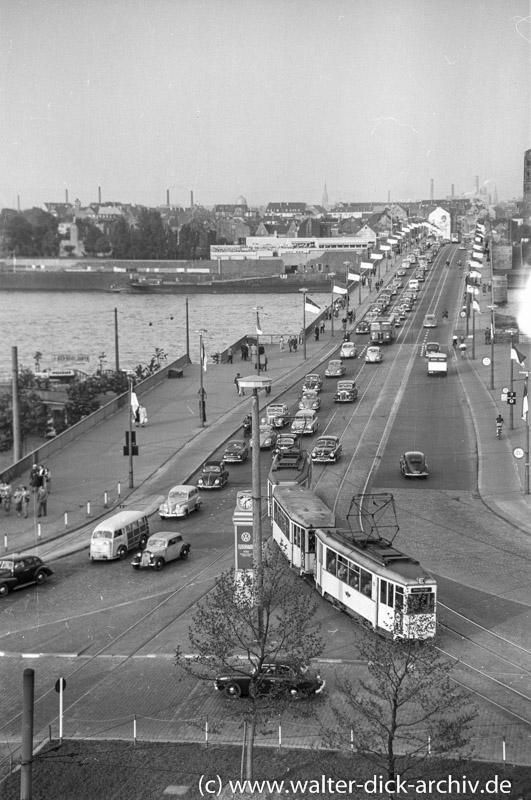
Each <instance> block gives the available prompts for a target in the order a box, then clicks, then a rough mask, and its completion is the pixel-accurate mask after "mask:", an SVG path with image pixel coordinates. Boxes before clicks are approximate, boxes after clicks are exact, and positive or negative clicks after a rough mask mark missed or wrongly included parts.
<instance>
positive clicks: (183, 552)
mask: <svg viewBox="0 0 531 800" xmlns="http://www.w3.org/2000/svg"><path fill="white" fill-rule="evenodd" d="M189 552H190V544H189V543H188V542H185V541H184V540H183V537H182V536H181V534H180V533H175V531H173V532H172V533H168V532H165V531H159V532H158V533H154V534H153V536H150V537H149V539H148V543H147V546H146V549H145V550H144V551H139V552H138V553H135V555H134V556H133V560H132V561H131V564H132V567H133V569H140V567H151V569H156V570H157V572H160V570H161V569H164V567H165V565H166V564H167V563H168V561H176V560H177V559H179V558H180V559H183V560H184V559H185V558H188V553H189Z"/></svg>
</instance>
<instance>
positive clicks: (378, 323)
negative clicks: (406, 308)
mask: <svg viewBox="0 0 531 800" xmlns="http://www.w3.org/2000/svg"><path fill="white" fill-rule="evenodd" d="M395 328H396V319H395V317H394V315H393V314H390V315H389V316H388V317H380V318H378V319H375V320H373V321H372V322H371V329H370V339H371V342H373V343H374V344H391V343H392V342H394V340H395V337H396V330H395Z"/></svg>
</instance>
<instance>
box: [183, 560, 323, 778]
mask: <svg viewBox="0 0 531 800" xmlns="http://www.w3.org/2000/svg"><path fill="white" fill-rule="evenodd" d="M258 587H261V591H260V598H261V602H260V608H261V611H262V613H261V623H260V624H259V620H258V613H257V606H258V597H259V591H258ZM315 612H316V604H315V602H314V600H313V597H312V591H311V589H310V588H309V587H308V586H306V585H305V584H303V583H301V582H299V581H298V580H297V578H295V576H294V574H293V573H292V572H291V571H290V569H289V567H288V565H287V561H286V559H285V558H284V556H283V555H282V554H281V553H280V551H279V550H278V549H277V548H276V547H275V548H274V549H272V550H271V551H270V552H268V553H267V555H266V558H265V560H264V564H263V565H262V566H261V567H260V568H259V569H258V570H257V571H256V574H255V576H254V577H253V575H252V574H251V573H250V572H249V571H245V572H243V573H240V574H239V575H238V576H237V575H236V574H235V571H234V569H231V570H229V571H228V572H225V573H222V574H221V576H220V577H219V578H218V580H217V581H216V585H215V586H214V589H213V590H212V591H211V592H210V594H208V595H207V597H206V598H205V599H204V600H203V601H202V602H201V603H200V604H199V605H198V607H197V609H196V611H195V613H194V614H193V617H192V625H191V626H190V628H189V640H190V645H191V648H192V651H193V652H194V653H195V654H196V655H195V656H194V657H193V658H192V659H189V658H186V657H185V655H184V653H183V651H182V650H181V648H180V647H179V648H177V651H176V664H177V666H179V667H181V668H183V669H184V670H186V671H187V672H189V673H191V674H192V675H194V676H196V677H199V678H201V679H202V680H209V681H210V680H212V678H213V677H216V676H219V675H220V674H225V673H227V672H229V673H230V674H232V675H241V676H249V675H251V684H250V696H249V701H248V702H242V703H241V705H238V706H237V708H236V712H239V713H240V714H241V716H242V718H243V720H244V722H245V723H246V725H245V730H246V777H247V779H249V780H251V779H252V770H253V746H254V739H255V734H256V731H257V727H258V726H259V725H260V724H267V721H268V720H269V719H270V718H271V715H272V714H273V713H274V714H275V715H278V714H279V712H280V711H281V710H282V709H283V708H285V707H286V705H287V704H288V703H290V707H291V708H293V701H291V702H290V698H289V697H287V696H286V695H285V693H276V692H275V693H270V694H264V693H261V692H260V687H261V685H262V684H263V682H264V679H265V675H266V665H267V664H270V663H271V662H274V661H281V662H282V663H283V664H287V665H289V667H291V669H292V670H293V671H294V673H295V674H296V675H301V674H302V673H303V671H304V670H305V668H306V667H307V665H308V663H309V662H310V660H311V659H312V658H315V657H317V656H318V655H320V653H322V651H323V648H324V643H323V640H322V638H321V635H320V633H319V629H318V627H317V624H316V623H315ZM235 659H237V660H235ZM227 702H228V703H230V702H233V701H232V700H227ZM312 705H313V703H312ZM231 711H232V712H234V708H232V709H231ZM298 711H299V712H300V713H309V712H308V709H307V708H304V707H303V705H301V706H298Z"/></svg>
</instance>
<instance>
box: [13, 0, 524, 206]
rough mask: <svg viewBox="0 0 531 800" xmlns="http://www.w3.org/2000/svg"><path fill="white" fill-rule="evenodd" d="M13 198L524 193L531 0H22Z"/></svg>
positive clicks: (222, 199) (141, 200)
mask: <svg viewBox="0 0 531 800" xmlns="http://www.w3.org/2000/svg"><path fill="white" fill-rule="evenodd" d="M0 14H1V15H2V16H1V21H2V35H1V40H0V41H2V44H3V47H2V55H1V58H2V66H3V75H4V76H7V77H4V87H3V93H2V94H3V104H2V105H3V111H4V114H3V120H2V125H1V127H0V130H1V139H0V141H1V142H2V147H1V148H0V152H1V153H2V155H1V156H0V158H1V162H0V164H1V170H0V174H1V175H2V176H3V177H2V181H1V182H0V204H1V206H2V207H10V208H16V207H17V204H18V202H19V201H20V207H21V208H28V207H31V206H42V204H43V203H44V202H62V201H63V200H64V199H65V194H66V192H68V194H69V200H70V202H73V201H74V199H76V198H79V199H80V200H81V203H82V204H83V205H88V204H89V203H92V202H97V200H98V190H99V188H100V187H101V193H102V201H103V202H105V201H109V200H120V201H121V202H123V203H131V204H138V205H148V206H158V205H164V204H165V202H166V197H167V192H168V191H169V194H170V203H171V204H174V205H183V206H187V205H189V203H190V193H191V192H193V194H194V200H195V202H196V203H198V204H200V205H204V206H212V205H214V204H215V203H234V202H235V201H236V198H237V197H238V196H239V195H244V196H245V197H246V198H247V200H248V203H249V205H250V206H262V205H266V204H267V203H268V202H275V201H282V200H284V201H298V200H302V201H305V202H307V203H308V204H319V203H320V202H321V199H322V196H323V187H324V185H325V183H326V185H327V190H328V196H329V200H330V203H331V204H335V203H337V202H341V201H352V202H362V201H366V202H376V201H380V202H384V201H387V198H389V199H390V200H391V202H398V201H402V202H407V201H416V200H421V199H427V198H429V197H430V193H431V186H432V181H433V196H434V197H435V198H441V197H449V196H450V194H451V192H452V187H453V189H454V194H455V196H456V197H459V196H472V195H474V194H475V189H476V180H477V178H476V176H479V185H480V187H484V188H485V189H486V191H487V192H488V193H490V194H494V192H495V190H496V192H497V195H498V197H499V198H500V200H510V199H512V198H514V197H516V198H519V197H521V195H522V175H523V156H524V152H525V150H527V149H528V148H529V145H530V142H531V126H530V115H529V108H530V105H531V104H530V102H529V101H530V91H529V89H530V75H531V71H530V69H529V67H530V65H529V45H530V43H531V34H530V17H529V5H528V2H527V0H509V1H508V2H505V3H503V4H499V3H498V2H497V0H467V3H461V2H457V0H441V2H439V3H437V4H428V3H423V4H421V3H419V2H418V0H400V2H399V3H396V2H390V0H381V1H380V2H372V1H371V0H329V1H328V2H327V3H325V4H319V3H317V2H316V1H315V0H309V2H302V0H288V2H287V3H286V2H283V3H281V2H280V0H268V2H267V3H264V2H253V0H251V1H250V2H244V0H223V2H222V0H209V1H208V2H206V3H198V2H196V1H195V0H177V2H168V1H167V0H150V2H149V3H142V2H134V3H132V2H128V0H111V2H110V3H109V2H103V0H81V2H79V3H76V4H70V3H68V2H67V1H66V0H57V1H56V2H54V3H53V5H50V4H49V3H42V2H39V0H27V1H26V2H24V3H23V2H19V0H8V2H7V3H6V4H4V5H3V7H2V10H1V11H0Z"/></svg>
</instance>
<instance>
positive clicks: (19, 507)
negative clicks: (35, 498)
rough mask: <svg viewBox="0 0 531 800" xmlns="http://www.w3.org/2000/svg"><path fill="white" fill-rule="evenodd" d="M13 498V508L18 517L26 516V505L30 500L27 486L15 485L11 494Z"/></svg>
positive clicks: (25, 517)
mask: <svg viewBox="0 0 531 800" xmlns="http://www.w3.org/2000/svg"><path fill="white" fill-rule="evenodd" d="M13 499H14V501H15V510H16V512H17V516H18V517H22V516H23V517H24V519H27V518H28V506H29V501H30V493H29V491H28V488H27V486H23V485H22V484H21V485H20V486H17V488H16V489H15V494H14V495H13Z"/></svg>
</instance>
